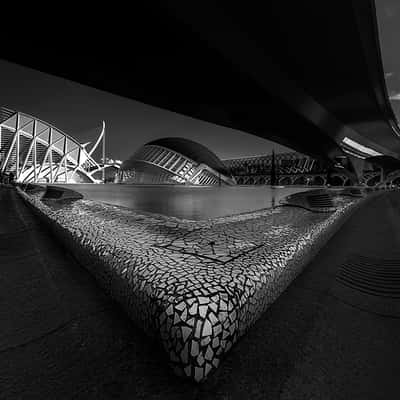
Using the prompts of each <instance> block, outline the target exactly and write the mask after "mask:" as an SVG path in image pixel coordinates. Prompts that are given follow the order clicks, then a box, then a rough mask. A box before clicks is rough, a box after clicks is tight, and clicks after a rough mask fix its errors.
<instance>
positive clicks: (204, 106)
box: [2, 0, 400, 172]
mask: <svg viewBox="0 0 400 400" xmlns="http://www.w3.org/2000/svg"><path fill="white" fill-rule="evenodd" d="M214 3H215V2H212V1H205V2H201V3H198V4H192V3H190V4H189V3H187V2H184V1H179V0H176V1H172V2H167V3H165V4H163V5H155V4H152V5H151V6H146V5H143V4H142V5H135V10H134V12H133V13H129V15H128V14H126V15H123V12H122V11H123V10H121V9H118V11H113V10H112V9H107V14H105V13H103V12H102V11H93V15H92V16H91V18H86V16H85V17H82V18H80V17H79V15H76V14H75V15H73V21H74V29H70V27H69V26H68V22H65V23H63V21H62V20H60V21H59V29H57V30H53V31H52V34H51V35H49V32H48V29H47V27H46V26H41V25H40V24H35V26H34V29H30V26H31V23H30V22H29V21H27V23H20V24H19V33H18V34H17V35H14V36H13V35H10V37H9V38H8V40H7V41H6V42H5V43H4V44H3V52H2V54H3V57H5V58H7V59H8V60H10V61H14V62H17V63H20V64H23V65H26V66H29V67H33V68H36V69H39V70H42V71H44V72H48V73H52V74H55V75H58V76H62V77H65V78H68V79H71V80H74V81H78V82H81V83H84V84H87V85H91V86H94V87H96V88H99V89H103V90H106V91H110V92H112V93H116V94H119V95H122V96H126V97H129V98H132V99H135V100H139V101H143V102H146V103H149V104H152V105H156V106H159V107H162V108H166V109H169V110H173V111H176V112H179V113H183V114H187V115H190V116H193V117H197V118H200V119H203V120H207V121H210V122H214V123H217V124H221V125H225V126H229V127H232V128H235V129H240V130H243V131H245V132H249V133H253V134H255V135H258V136H261V137H264V138H268V139H271V140H274V141H276V142H279V143H281V144H283V145H286V146H288V147H291V148H293V149H295V150H297V151H300V152H303V153H305V154H309V155H311V156H314V157H315V156H317V157H321V158H324V159H325V160H330V161H331V162H333V163H334V162H335V157H341V156H342V157H343V156H346V158H342V160H345V161H343V163H344V164H345V166H346V167H347V168H348V169H349V171H352V172H354V167H353V165H352V164H351V163H350V160H351V159H353V158H354V157H352V156H349V155H348V154H345V153H343V151H342V149H341V148H340V146H339V144H340V143H341V141H342V140H343V138H345V137H349V138H351V139H352V140H355V141H357V142H359V143H361V144H363V145H364V146H367V147H371V148H373V149H375V150H376V151H378V152H379V153H382V154H384V155H387V156H391V157H394V158H396V159H398V158H399V154H400V140H399V129H398V127H397V123H396V119H395V117H394V115H393V112H392V109H391V107H390V105H389V102H388V99H387V93H386V86H385V82H384V74H383V68H382V61H381V56H380V47H379V38H378V32H377V21H376V13H375V4H374V1H373V0H367V1H357V0H352V1H348V0H347V1H346V0H343V1H335V2H321V1H318V0H312V1H307V2H306V3H304V2H290V5H289V6H288V5H287V3H284V2H273V3H269V4H268V6H267V7H266V8H265V7H264V8H260V6H259V5H257V4H251V5H250V4H249V5H248V6H246V7H243V6H242V5H241V4H240V5H239V4H237V5H236V4H234V3H232V2H218V6H217V5H216V4H214ZM167 4H168V5H167ZM66 14H67V15H68V12H67V13H66ZM67 19H68V18H66V20H67ZM68 21H69V20H68ZM98 21H107V22H108V23H109V24H110V25H109V26H108V29H104V28H103V26H102V25H101V24H100V25H98ZM64 24H65V25H64ZM67 28H68V29H67ZM55 51H56V52H57V55H56V56H54V54H55Z"/></svg>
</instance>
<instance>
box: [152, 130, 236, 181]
mask: <svg viewBox="0 0 400 400" xmlns="http://www.w3.org/2000/svg"><path fill="white" fill-rule="evenodd" d="M147 145H154V146H162V147H166V148H167V149H170V150H173V151H176V152H177V153H180V154H182V155H184V156H185V157H187V158H190V159H191V160H193V161H196V162H198V163H203V164H206V165H208V166H209V167H211V168H213V169H214V170H216V171H217V172H220V173H221V174H224V175H227V176H229V175H230V174H229V172H228V171H227V168H226V166H225V165H224V164H223V162H222V161H221V160H220V159H219V158H218V157H217V156H216V155H215V154H214V153H213V152H212V151H211V150H209V149H208V148H207V147H205V146H203V145H202V144H200V143H197V142H194V141H192V140H189V139H184V138H180V137H168V138H161V139H157V140H153V141H152V142H149V143H147Z"/></svg>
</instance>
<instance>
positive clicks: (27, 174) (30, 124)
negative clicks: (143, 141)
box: [0, 107, 105, 183]
mask: <svg viewBox="0 0 400 400" xmlns="http://www.w3.org/2000/svg"><path fill="white" fill-rule="evenodd" d="M104 132H105V123H104V121H103V129H102V131H101V133H100V135H99V137H98V139H97V141H96V143H95V144H94V146H93V147H92V149H91V150H90V151H87V150H86V146H87V145H88V143H87V144H85V145H82V144H80V143H79V142H78V141H77V140H76V139H74V138H72V137H71V136H69V135H67V134H66V133H64V132H62V131H61V130H60V129H57V128H55V127H54V126H52V125H51V124H49V123H47V122H44V121H41V120H39V119H37V118H35V117H32V116H31V115H28V114H25V113H21V112H17V111H12V110H9V109H7V108H3V107H2V108H0V172H1V173H2V174H10V173H12V174H13V175H14V177H15V180H16V181H17V182H25V183H55V182H62V183H76V182H88V183H97V182H99V181H98V180H96V179H94V178H93V174H95V173H96V172H98V171H100V170H101V169H102V168H104V167H103V166H101V165H99V164H98V163H97V162H96V161H95V160H94V159H93V158H92V154H93V152H94V150H95V149H96V147H97V146H98V145H99V143H100V141H101V140H102V139H104Z"/></svg>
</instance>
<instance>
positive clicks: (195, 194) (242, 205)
mask: <svg viewBox="0 0 400 400" xmlns="http://www.w3.org/2000/svg"><path fill="white" fill-rule="evenodd" d="M59 186H63V185H59ZM65 186H66V187H68V188H70V189H73V190H76V191H78V192H80V193H82V194H83V195H84V197H85V198H86V199H90V200H95V201H101V202H105V203H109V204H114V205H118V206H124V207H128V208H131V209H133V210H140V211H148V212H154V213H159V214H164V215H168V216H173V217H178V218H186V219H193V220H202V219H207V218H215V217H222V216H226V215H232V214H239V213H243V212H249V211H254V210H259V209H262V208H269V207H272V206H275V205H278V203H279V200H281V199H282V198H283V197H285V196H288V195H289V194H292V193H297V192H304V191H306V190H312V189H315V187H314V188H312V187H304V186H302V187H301V186H297V187H293V186H292V187H282V188H271V187H270V186H221V187H211V186H209V187H198V186H196V187H193V186H189V187H188V186H169V185H168V186H167V185H165V186H155V185H151V186H146V185H116V184H107V185H93V184H70V185H65Z"/></svg>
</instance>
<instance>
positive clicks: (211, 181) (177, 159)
mask: <svg viewBox="0 0 400 400" xmlns="http://www.w3.org/2000/svg"><path fill="white" fill-rule="evenodd" d="M119 180H120V181H122V182H125V183H139V184H192V185H218V184H227V185H232V184H235V180H234V179H233V178H232V176H231V175H230V173H229V171H228V169H227V168H226V167H225V165H224V164H223V163H222V162H221V160H220V159H219V158H218V157H217V156H216V155H215V154H214V153H212V152H211V151H210V150H209V149H207V148H206V147H204V146H203V145H201V144H199V143H196V142H193V141H191V140H188V139H184V138H164V139H158V140H155V141H153V142H150V143H147V144H145V145H144V146H142V147H141V148H140V149H139V150H138V151H136V152H135V154H133V156H132V157H130V158H129V159H128V160H126V161H124V163H123V164H122V166H121V171H120V173H119Z"/></svg>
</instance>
